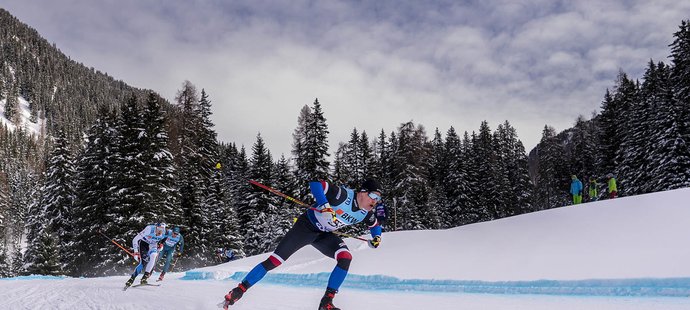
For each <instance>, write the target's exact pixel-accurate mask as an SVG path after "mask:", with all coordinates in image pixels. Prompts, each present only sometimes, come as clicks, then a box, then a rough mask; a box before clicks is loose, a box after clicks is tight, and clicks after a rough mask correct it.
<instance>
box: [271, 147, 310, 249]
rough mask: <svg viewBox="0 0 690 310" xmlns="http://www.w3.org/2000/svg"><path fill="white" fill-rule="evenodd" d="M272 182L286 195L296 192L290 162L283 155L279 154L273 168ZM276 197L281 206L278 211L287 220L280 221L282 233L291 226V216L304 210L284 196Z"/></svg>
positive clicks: (295, 215) (295, 183)
mask: <svg viewBox="0 0 690 310" xmlns="http://www.w3.org/2000/svg"><path fill="white" fill-rule="evenodd" d="M273 184H274V188H275V189H277V190H278V191H280V192H281V193H285V194H286V195H288V196H293V195H294V193H296V192H297V187H298V185H297V182H296V181H295V178H294V175H293V174H292V170H291V169H290V162H289V161H288V160H287V158H285V155H281V156H280V159H279V160H278V162H276V164H275V167H274V168H273ZM278 198H279V199H278V200H277V201H278V205H279V206H280V208H281V210H279V211H280V213H281V214H282V215H283V218H284V219H287V221H282V222H281V229H282V230H283V233H284V232H287V230H289V229H290V227H292V220H293V218H296V217H297V216H299V215H300V214H301V212H302V211H303V210H304V207H303V206H300V205H298V204H296V203H293V202H291V201H289V200H287V199H285V198H280V197H278ZM281 236H282V234H281Z"/></svg>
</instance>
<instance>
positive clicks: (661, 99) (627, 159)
mask: <svg viewBox="0 0 690 310" xmlns="http://www.w3.org/2000/svg"><path fill="white" fill-rule="evenodd" d="M659 67H660V68H659V69H657V65H656V64H655V63H654V62H653V61H651V60H650V62H649V63H648V67H647V70H646V71H645V74H644V82H643V83H642V85H641V87H640V96H639V99H638V100H636V101H634V102H632V104H631V107H630V112H629V113H627V114H625V115H623V121H622V122H621V128H622V129H623V131H625V132H626V134H625V135H624V136H623V141H622V143H621V151H620V152H619V154H620V156H619V158H620V163H619V167H618V169H617V171H619V174H618V178H620V179H624V180H625V181H626V182H625V184H626V186H625V187H624V188H622V190H623V191H621V192H622V194H625V195H637V194H642V193H644V192H645V190H644V188H645V187H647V185H648V184H649V183H654V179H656V178H655V177H654V176H653V175H652V174H651V170H652V169H653V168H654V167H653V166H649V164H650V161H649V159H648V156H649V154H650V153H653V147H652V141H653V139H650V137H654V136H658V134H656V132H658V131H659V128H660V127H658V126H657V125H655V124H654V117H653V115H658V113H661V112H660V111H658V109H668V108H669V104H670V99H671V91H670V87H669V86H670V84H669V76H668V73H669V72H668V70H667V69H665V68H664V67H665V65H664V64H663V63H660V64H659ZM583 181H584V180H583Z"/></svg>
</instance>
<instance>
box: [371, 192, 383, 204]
mask: <svg viewBox="0 0 690 310" xmlns="http://www.w3.org/2000/svg"><path fill="white" fill-rule="evenodd" d="M368 195H369V198H371V199H374V200H376V202H381V196H379V195H378V194H376V193H374V192H369V194H368Z"/></svg>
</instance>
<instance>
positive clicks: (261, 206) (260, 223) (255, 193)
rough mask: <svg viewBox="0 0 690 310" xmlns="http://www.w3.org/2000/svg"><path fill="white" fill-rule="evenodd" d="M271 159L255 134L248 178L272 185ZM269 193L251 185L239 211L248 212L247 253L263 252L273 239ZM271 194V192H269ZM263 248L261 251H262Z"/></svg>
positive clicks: (260, 138) (259, 135) (260, 139)
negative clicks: (246, 202) (245, 201)
mask: <svg viewBox="0 0 690 310" xmlns="http://www.w3.org/2000/svg"><path fill="white" fill-rule="evenodd" d="M272 168H273V159H272V158H271V154H270V152H269V151H268V150H267V149H266V145H265V144H264V140H263V138H262V137H261V134H260V133H259V134H257V135H256V142H255V143H254V145H253V146H252V157H251V159H250V160H249V178H250V179H251V180H254V181H256V182H259V183H261V184H264V185H266V186H273V184H272V183H271V182H272V180H273V169H272ZM269 194H270V193H267V192H266V190H264V189H262V188H259V187H252V189H251V191H250V192H249V196H247V197H246V199H247V200H248V205H247V207H246V209H245V210H241V212H249V214H250V215H251V217H250V218H249V220H250V222H249V223H246V226H245V228H246V231H245V235H246V238H245V244H244V251H245V252H246V253H247V254H249V255H254V254H259V253H263V252H265V249H267V248H268V247H269V245H270V244H271V243H272V241H273V236H272V235H271V233H272V231H271V230H269V229H268V228H269V226H271V225H274V224H275V223H271V222H270V221H272V220H274V214H272V211H273V213H275V212H276V210H271V209H269V204H271V203H272V202H273V199H272V198H273V197H269V196H268V195H269ZM270 195H273V194H270ZM262 250H263V251H262Z"/></svg>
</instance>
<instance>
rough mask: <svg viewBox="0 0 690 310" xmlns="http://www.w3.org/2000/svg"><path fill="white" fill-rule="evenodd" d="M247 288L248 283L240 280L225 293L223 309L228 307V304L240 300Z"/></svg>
mask: <svg viewBox="0 0 690 310" xmlns="http://www.w3.org/2000/svg"><path fill="white" fill-rule="evenodd" d="M247 288H249V285H248V283H245V282H242V283H240V284H238V285H237V287H236V288H233V289H232V290H231V291H229V292H228V293H227V294H226V295H225V302H224V304H223V309H228V306H231V305H234V304H235V303H236V302H237V301H238V300H240V298H242V295H243V294H244V292H246V291H247Z"/></svg>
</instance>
